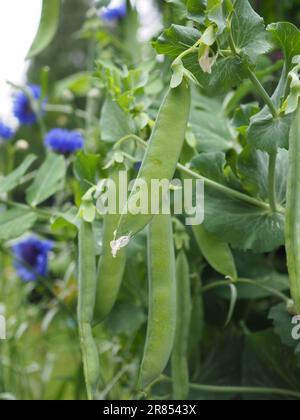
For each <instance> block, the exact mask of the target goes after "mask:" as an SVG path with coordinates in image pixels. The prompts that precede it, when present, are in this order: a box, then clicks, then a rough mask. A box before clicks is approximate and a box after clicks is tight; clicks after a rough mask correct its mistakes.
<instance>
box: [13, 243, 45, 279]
mask: <svg viewBox="0 0 300 420" xmlns="http://www.w3.org/2000/svg"><path fill="white" fill-rule="evenodd" d="M52 248H53V243H52V242H51V241H45V240H41V239H38V238H36V237H35V236H30V237H28V238H26V239H24V240H23V241H21V242H19V243H17V244H16V245H14V247H13V253H14V255H15V262H14V266H15V268H16V270H17V273H18V275H19V276H20V278H21V279H22V280H23V281H25V282H29V281H35V280H36V279H37V277H39V276H40V277H46V276H47V274H48V255H49V251H51V250H52Z"/></svg>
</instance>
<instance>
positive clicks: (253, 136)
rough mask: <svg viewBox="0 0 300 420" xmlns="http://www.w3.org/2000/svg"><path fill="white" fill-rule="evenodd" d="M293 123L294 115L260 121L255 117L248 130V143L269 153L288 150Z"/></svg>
mask: <svg viewBox="0 0 300 420" xmlns="http://www.w3.org/2000/svg"><path fill="white" fill-rule="evenodd" d="M291 123H292V115H284V116H280V117H278V118H276V119H274V118H273V117H271V116H270V117H268V118H266V119H258V118H257V116H254V117H253V119H252V120H251V124H250V126H249V130H248V142H249V144H250V145H252V146H254V147H256V148H257V149H259V150H264V151H266V152H268V153H273V152H276V151H277V149H278V148H283V149H288V148H289V133H290V127H291Z"/></svg>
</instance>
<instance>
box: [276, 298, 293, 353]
mask: <svg viewBox="0 0 300 420" xmlns="http://www.w3.org/2000/svg"><path fill="white" fill-rule="evenodd" d="M292 318H293V317H292V315H290V314H289V313H288V310H287V306H286V305H285V304H284V303H281V304H280V305H277V306H274V307H273V308H272V309H271V310H270V314H269V319H271V320H272V321H273V325H274V332H275V333H276V334H277V335H278V337H279V338H280V340H281V342H282V344H285V345H287V346H289V347H292V348H295V347H296V346H297V344H298V342H297V341H296V340H294V339H293V337H292V329H293V328H294V325H293V324H292Z"/></svg>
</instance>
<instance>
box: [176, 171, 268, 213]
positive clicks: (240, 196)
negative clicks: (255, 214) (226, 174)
mask: <svg viewBox="0 0 300 420" xmlns="http://www.w3.org/2000/svg"><path fill="white" fill-rule="evenodd" d="M177 169H179V170H180V171H182V172H184V173H186V174H187V175H190V176H191V177H193V178H195V179H202V180H203V181H204V183H205V185H207V186H209V187H211V188H214V189H215V190H216V191H220V192H221V193H223V194H225V195H227V196H230V197H232V198H234V199H236V200H240V201H244V202H245V203H247V204H250V205H252V206H255V207H259V208H262V209H264V210H270V206H269V205H268V204H267V203H264V202H263V201H260V200H257V199H256V198H253V197H250V196H249V195H246V194H243V193H241V192H239V191H236V190H233V189H231V188H229V187H226V186H225V185H222V184H219V183H218V182H215V181H212V180H211V179H208V178H205V177H204V176H202V175H200V174H198V173H196V172H194V171H192V170H191V169H188V168H186V167H185V166H183V165H181V164H180V163H178V164H177Z"/></svg>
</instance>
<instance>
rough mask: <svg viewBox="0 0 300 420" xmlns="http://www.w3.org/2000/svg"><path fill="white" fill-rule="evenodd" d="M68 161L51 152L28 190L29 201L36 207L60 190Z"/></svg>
mask: <svg viewBox="0 0 300 420" xmlns="http://www.w3.org/2000/svg"><path fill="white" fill-rule="evenodd" d="M65 174H66V163H65V159H64V158H63V156H57V155H54V154H50V155H49V156H48V157H47V159H46V160H45V162H44V163H43V164H42V166H41V167H40V169H39V170H38V172H37V174H36V178H35V180H34V181H33V183H32V184H31V186H30V187H29V188H28V189H27V191H26V199H27V203H28V204H30V205H31V206H33V207H35V206H37V205H39V204H41V203H43V202H44V201H46V200H47V199H48V198H49V197H51V196H52V195H53V194H55V193H56V192H57V191H59V190H60V189H61V188H62V186H63V184H64V181H65Z"/></svg>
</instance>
